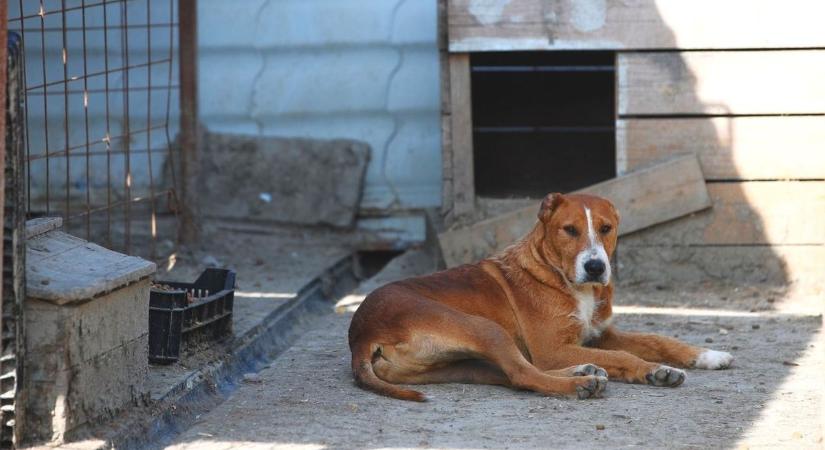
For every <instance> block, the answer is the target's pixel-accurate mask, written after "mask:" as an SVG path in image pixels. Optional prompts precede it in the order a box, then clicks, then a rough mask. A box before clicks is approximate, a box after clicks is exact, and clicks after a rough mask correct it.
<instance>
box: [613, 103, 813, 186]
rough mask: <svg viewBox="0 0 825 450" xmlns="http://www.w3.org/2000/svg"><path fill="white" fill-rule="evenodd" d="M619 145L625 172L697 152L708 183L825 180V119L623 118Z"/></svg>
mask: <svg viewBox="0 0 825 450" xmlns="http://www.w3.org/2000/svg"><path fill="white" fill-rule="evenodd" d="M616 147H617V152H616V153H617V161H616V167H617V169H618V172H619V174H623V173H627V172H630V171H633V170H637V169H639V168H642V167H645V166H648V165H650V164H652V163H655V162H656V161H661V160H662V159H664V158H668V157H672V156H674V155H678V154H683V153H696V154H697V155H699V160H700V162H701V163H702V172H703V173H704V174H705V179H707V180H749V179H762V180H766V179H773V180H775V179H823V178H825V117H823V116H784V117H708V118H688V119H678V118H673V119H671V118H667V119H619V120H618V121H617V122H616ZM620 155H623V157H620Z"/></svg>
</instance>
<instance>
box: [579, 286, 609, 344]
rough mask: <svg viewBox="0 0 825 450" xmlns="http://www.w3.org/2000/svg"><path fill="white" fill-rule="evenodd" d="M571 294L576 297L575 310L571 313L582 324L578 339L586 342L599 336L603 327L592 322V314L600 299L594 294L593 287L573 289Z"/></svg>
mask: <svg viewBox="0 0 825 450" xmlns="http://www.w3.org/2000/svg"><path fill="white" fill-rule="evenodd" d="M573 296H574V297H575V298H576V311H575V312H574V313H573V315H574V316H575V317H576V319H578V321H579V322H581V325H582V330H581V333H580V334H579V341H580V342H586V341H588V340H590V339H593V338H596V337H599V335H600V334H601V332H602V330H603V329H604V328H603V327H601V326H595V325H594V324H593V314H594V313H595V312H596V308H598V306H599V303H600V302H601V301H600V300H598V299H597V298H596V296H595V295H594V292H593V288H584V289H582V290H574V291H573ZM599 325H601V324H599Z"/></svg>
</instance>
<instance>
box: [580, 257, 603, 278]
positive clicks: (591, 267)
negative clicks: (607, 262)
mask: <svg viewBox="0 0 825 450" xmlns="http://www.w3.org/2000/svg"><path fill="white" fill-rule="evenodd" d="M584 271H585V272H587V274H588V275H590V276H594V277H597V276H599V275H601V274H603V273H604V263H603V262H602V261H601V260H600V259H591V260H589V261H587V262H586V263H584Z"/></svg>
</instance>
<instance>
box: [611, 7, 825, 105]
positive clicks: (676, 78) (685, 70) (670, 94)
mask: <svg viewBox="0 0 825 450" xmlns="http://www.w3.org/2000/svg"><path fill="white" fill-rule="evenodd" d="M823 4H825V3H823ZM823 35H825V33H823ZM617 65H618V66H617V69H616V73H617V86H616V87H617V105H618V114H619V116H620V117H621V116H624V115H638V114H643V115H657V114H714V115H731V114H819V113H823V112H825V83H823V82H822V80H824V79H825V50H798V51H748V52H649V53H622V54H619V56H618V59H617Z"/></svg>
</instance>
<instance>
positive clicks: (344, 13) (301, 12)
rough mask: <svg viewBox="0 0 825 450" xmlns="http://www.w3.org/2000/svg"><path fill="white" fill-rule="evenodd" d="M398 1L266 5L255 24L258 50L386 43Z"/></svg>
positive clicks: (304, 0)
mask: <svg viewBox="0 0 825 450" xmlns="http://www.w3.org/2000/svg"><path fill="white" fill-rule="evenodd" d="M398 2H399V0H359V1H357V2H353V1H340V0H281V1H269V2H267V4H266V6H264V7H263V9H261V12H260V15H259V16H258V21H259V23H260V24H262V25H261V27H260V28H259V29H258V42H259V45H260V46H271V47H279V46H283V47H295V46H318V47H321V46H328V45H342V44H369V43H379V42H385V41H386V40H387V39H389V36H390V28H391V26H392V13H393V10H394V9H395V7H396V5H397V4H398Z"/></svg>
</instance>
